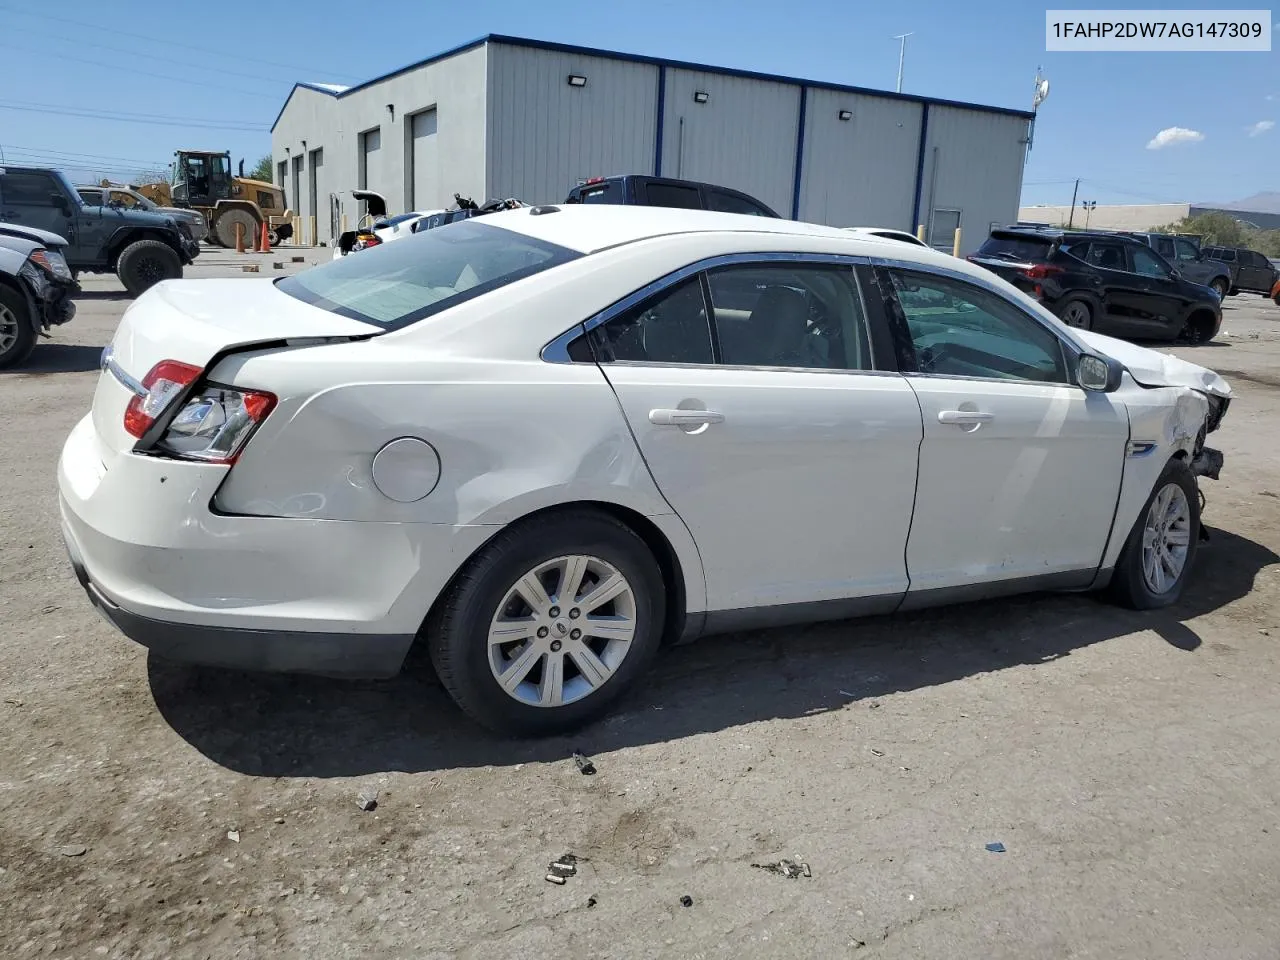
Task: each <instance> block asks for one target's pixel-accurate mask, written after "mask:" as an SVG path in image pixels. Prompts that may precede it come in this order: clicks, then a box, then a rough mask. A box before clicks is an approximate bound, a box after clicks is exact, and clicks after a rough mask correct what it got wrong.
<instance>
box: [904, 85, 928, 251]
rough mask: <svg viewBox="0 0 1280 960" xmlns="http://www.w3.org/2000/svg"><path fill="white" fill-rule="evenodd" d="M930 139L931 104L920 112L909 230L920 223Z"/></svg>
mask: <svg viewBox="0 0 1280 960" xmlns="http://www.w3.org/2000/svg"><path fill="white" fill-rule="evenodd" d="M928 141H929V104H927V103H926V104H925V105H924V109H923V110H922V111H921V113H920V146H918V147H917V148H916V197H915V200H913V201H912V203H911V222H910V223H909V224H907V230H908V231H910V232H911V233H915V232H916V227H918V226H919V225H920V192H921V190H923V189H924V151H925V147H926V145H927V144H928Z"/></svg>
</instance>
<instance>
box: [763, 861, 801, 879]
mask: <svg viewBox="0 0 1280 960" xmlns="http://www.w3.org/2000/svg"><path fill="white" fill-rule="evenodd" d="M752 866H753V867H755V868H756V869H757V870H764V871H766V872H767V873H776V874H777V875H778V876H780V877H786V878H787V879H788V880H794V879H796V877H812V876H813V871H811V870H810V869H809V865H808V864H807V863H804V862H803V861H800V860H779V861H778V862H777V863H753V864H752Z"/></svg>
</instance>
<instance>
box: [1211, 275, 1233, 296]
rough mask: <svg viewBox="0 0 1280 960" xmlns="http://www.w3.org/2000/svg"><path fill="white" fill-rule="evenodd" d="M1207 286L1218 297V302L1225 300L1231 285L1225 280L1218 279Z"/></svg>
mask: <svg viewBox="0 0 1280 960" xmlns="http://www.w3.org/2000/svg"><path fill="white" fill-rule="evenodd" d="M1209 286H1210V287H1211V288H1212V289H1213V292H1214V293H1216V294H1217V295H1218V299H1219V300H1225V299H1227V292H1228V290H1229V288H1230V286H1231V285H1230V284H1229V283H1227V281H1226V279H1225V278H1223V277H1218V279H1216V280H1214V281H1213V283H1211V284H1209Z"/></svg>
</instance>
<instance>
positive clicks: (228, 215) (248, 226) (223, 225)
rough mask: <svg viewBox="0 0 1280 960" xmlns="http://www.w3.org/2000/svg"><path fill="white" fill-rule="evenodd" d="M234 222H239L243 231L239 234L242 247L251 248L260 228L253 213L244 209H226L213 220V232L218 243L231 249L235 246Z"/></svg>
mask: <svg viewBox="0 0 1280 960" xmlns="http://www.w3.org/2000/svg"><path fill="white" fill-rule="evenodd" d="M236 224H239V225H240V228H241V230H242V231H243V232H242V234H241V236H242V237H243V241H244V248H245V249H246V250H252V249H253V246H254V242H255V241H256V240H257V238H258V231H260V230H261V229H262V228H261V227H260V226H259V225H258V221H257V220H256V219H255V218H254V216H253V214H251V213H249V212H248V211H245V210H227V211H225V212H224V213H223V214H222V215H221V216H219V217H218V219H217V220H215V221H214V222H213V232H214V233H215V234H216V235H217V237H218V243H220V244H222V245H223V246H224V247H228V248H230V249H232V250H234V249H235V248H236Z"/></svg>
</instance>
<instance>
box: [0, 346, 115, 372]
mask: <svg viewBox="0 0 1280 960" xmlns="http://www.w3.org/2000/svg"><path fill="white" fill-rule="evenodd" d="M101 360H102V347H90V346H85V345H84V344H78V343H47V342H46V343H39V344H37V345H36V349H35V351H34V352H33V353H32V354H31V356H30V357H29V358H28V359H27V362H26V363H24V364H22V365H21V366H17V367H6V368H4V369H0V374H9V375H12V374H26V375H28V376H31V375H43V374H47V373H86V372H88V371H90V370H97V369H98V367H99V365H100V363H101Z"/></svg>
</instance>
